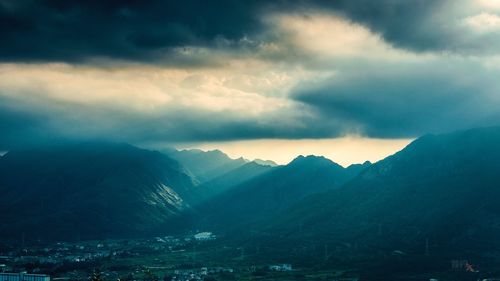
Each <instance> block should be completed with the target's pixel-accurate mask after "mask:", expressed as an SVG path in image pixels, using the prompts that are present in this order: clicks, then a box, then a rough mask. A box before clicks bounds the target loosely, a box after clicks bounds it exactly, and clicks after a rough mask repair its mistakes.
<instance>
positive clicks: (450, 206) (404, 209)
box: [263, 127, 500, 257]
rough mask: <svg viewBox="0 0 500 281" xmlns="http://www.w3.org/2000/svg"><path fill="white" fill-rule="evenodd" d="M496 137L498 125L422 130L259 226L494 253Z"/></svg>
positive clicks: (499, 217)
mask: <svg viewBox="0 0 500 281" xmlns="http://www.w3.org/2000/svg"><path fill="white" fill-rule="evenodd" d="M499 143H500V128H499V127H492V128H480V129H473V130H467V131H460V132H455V133H451V134H443V135H426V136H423V137H421V138H419V139H417V140H415V141H414V142H412V143H411V144H410V145H408V146H407V147H406V148H404V149H403V150H402V151H400V152H398V153H396V154H394V155H392V156H390V157H388V158H386V159H384V160H382V161H379V162H377V163H375V164H373V165H371V166H370V167H368V168H366V169H364V170H363V171H362V172H361V174H360V175H358V176H357V177H355V178H354V179H353V180H351V181H349V182H348V183H347V184H346V185H344V186H343V187H342V188H339V189H336V190H331V191H327V192H324V193H321V194H317V195H313V196H310V197H309V198H306V199H304V200H302V201H301V202H299V203H298V204H296V205H295V206H293V207H291V208H289V209H287V210H286V212H282V213H281V214H279V215H278V216H276V217H274V218H272V219H270V220H268V222H267V227H264V228H263V230H264V229H265V231H266V233H273V235H275V237H276V240H273V241H274V242H273V243H278V242H280V243H281V242H282V243H289V244H296V243H298V242H299V241H302V242H303V241H316V242H318V243H336V245H359V248H360V249H361V248H364V249H365V250H367V252H371V253H374V252H377V251H378V250H387V251H393V250H401V251H404V252H407V253H420V254H423V253H424V249H427V250H425V251H434V252H440V253H446V254H449V255H451V256H453V255H454V256H455V257H456V256H462V257H463V256H464V253H469V254H471V253H493V252H495V251H499V250H500V240H499V239H498V237H500V204H498V198H500V146H499V145H498V144H499ZM299 225H300V228H299V227H298V226H299ZM277 237H280V238H279V239H278V238H277ZM283 237H286V238H283ZM266 239H268V238H266ZM426 245H427V246H426ZM376 249H378V250H376ZM459 254H460V255H459ZM465 256H466V255H465Z"/></svg>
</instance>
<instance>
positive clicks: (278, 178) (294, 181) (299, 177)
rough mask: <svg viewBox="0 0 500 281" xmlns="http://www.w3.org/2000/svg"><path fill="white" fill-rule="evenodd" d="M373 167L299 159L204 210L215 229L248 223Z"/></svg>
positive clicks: (234, 189)
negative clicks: (346, 166) (345, 166)
mask: <svg viewBox="0 0 500 281" xmlns="http://www.w3.org/2000/svg"><path fill="white" fill-rule="evenodd" d="M255 165H257V164H254V166H255ZM369 165H370V163H369V162H367V163H365V164H364V165H361V166H359V165H354V166H350V167H349V168H343V167H342V166H340V165H338V164H337V163H334V162H333V161H331V160H329V159H326V158H324V157H321V156H312V155H310V156H307V157H304V156H299V157H297V158H296V159H294V160H293V161H292V162H290V163H289V164H288V165H286V166H280V167H275V168H271V169H269V170H268V171H267V172H264V173H262V174H260V175H258V176H255V177H253V178H251V179H248V180H246V181H244V182H242V183H241V184H238V185H236V186H233V187H232V188H231V189H230V190H229V191H228V192H225V193H223V194H221V195H220V196H218V197H216V198H214V199H213V200H210V201H207V202H206V203H205V204H203V205H202V206H201V207H200V210H201V213H203V214H204V216H203V219H204V221H205V222H208V223H209V224H214V225H213V226H212V227H213V228H214V229H217V228H219V229H221V228H222V229H224V228H227V227H229V228H232V227H231V226H233V225H241V224H248V223H249V222H251V221H257V220H261V219H264V218H268V217H270V216H272V215H273V214H275V213H277V212H278V211H280V210H285V209H286V208H288V207H290V206H291V205H293V204H294V203H297V202H298V201H300V200H301V199H303V198H304V197H306V196H308V195H311V194H315V193H318V192H322V191H326V190H330V189H335V188H338V187H340V186H341V185H342V184H344V183H345V182H347V181H348V180H349V179H351V178H352V177H353V176H355V175H356V174H357V173H358V172H359V171H360V170H361V169H362V168H363V167H365V168H366V167H368V166H369Z"/></svg>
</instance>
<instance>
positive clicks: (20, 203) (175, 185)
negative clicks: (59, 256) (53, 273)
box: [0, 143, 194, 240]
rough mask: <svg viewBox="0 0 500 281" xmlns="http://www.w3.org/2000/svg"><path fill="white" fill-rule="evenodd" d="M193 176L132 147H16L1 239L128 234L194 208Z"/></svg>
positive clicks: (4, 175)
mask: <svg viewBox="0 0 500 281" xmlns="http://www.w3.org/2000/svg"><path fill="white" fill-rule="evenodd" d="M192 188H193V184H192V180H191V178H190V177H189V176H187V175H186V174H185V173H184V171H183V168H182V167H181V166H180V165H179V164H178V163H177V162H176V161H174V160H172V159H171V158H169V157H167V156H165V155H163V154H161V153H158V152H152V151H147V150H142V149H139V148H135V147H132V146H130V145H124V144H111V143H82V144H66V145H61V146H53V147H42V148H35V149H29V150H22V151H21V150H20V151H10V152H9V153H7V154H6V155H4V156H3V157H1V158H0V194H2V196H0V224H1V225H3V226H8V227H2V228H1V230H0V236H2V237H8V238H13V237H15V238H18V237H20V236H21V234H22V233H24V234H25V236H26V239H38V238H41V239H69V240H74V239H78V238H82V239H84V238H96V237H114V236H120V237H126V236H131V235H140V234H144V233H147V232H149V231H151V230H153V229H154V228H156V227H157V226H158V225H159V224H161V223H164V222H165V221H166V220H168V219H169V218H171V217H172V216H174V215H176V214H178V213H179V212H181V211H182V210H184V209H186V208H187V207H188V206H189V204H190V201H191V200H193V199H194V195H193V194H192Z"/></svg>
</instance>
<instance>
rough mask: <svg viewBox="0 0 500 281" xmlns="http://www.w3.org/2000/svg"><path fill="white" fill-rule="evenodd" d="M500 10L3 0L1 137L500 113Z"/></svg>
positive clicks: (180, 138)
mask: <svg viewBox="0 0 500 281" xmlns="http://www.w3.org/2000/svg"><path fill="white" fill-rule="evenodd" d="M499 19H500V6H499V5H498V4H497V3H496V2H495V1H492V0H477V1H472V2H471V1H392V0H383V1H364V0H360V1H341V0H339V1H299V2H297V1H293V2H291V1H290V2H289V1H250V2H241V1H229V0H222V1H217V3H214V2H210V1H208V2H207V1H196V0H189V1H183V2H182V3H181V2H178V3H174V2H172V1H148V2H147V3H146V2H144V1H132V0H131V1H116V2H115V1H11V0H0V36H2V39H3V42H6V43H4V44H0V130H1V131H2V138H1V139H0V150H6V149H9V148H12V147H14V146H19V145H26V144H29V143H31V142H40V141H52V140H53V139H55V138H60V137H64V138H83V137H88V138H106V139H113V140H118V141H127V142H133V143H161V142H176V143H179V142H181V143H182V142H207V141H208V142H210V141H225V140H252V139H264V138H265V139H269V138H276V139H301V138H335V137H341V136H345V135H357V136H366V137H377V138H413V137H416V136H418V135H421V134H424V133H427V132H441V131H450V130H454V129H461V128H466V127H473V126H486V125H495V124H498V123H499V122H500V116H499V115H500V110H499V108H500V107H499V105H500V104H499V103H500V96H499V94H498V93H499V90H500V86H499V85H498V83H497V77H499V75H500V67H498V65H499V64H498V63H499V62H500V56H499V53H500V39H498V38H500V36H499V35H500V24H499V22H500V21H499Z"/></svg>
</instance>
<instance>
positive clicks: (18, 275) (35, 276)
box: [0, 272, 50, 281]
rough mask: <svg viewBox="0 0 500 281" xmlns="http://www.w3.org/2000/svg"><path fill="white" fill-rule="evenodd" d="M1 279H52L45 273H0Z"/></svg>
mask: <svg viewBox="0 0 500 281" xmlns="http://www.w3.org/2000/svg"><path fill="white" fill-rule="evenodd" d="M0 281H50V276H48V275H44V274H27V273H25V272H21V273H0Z"/></svg>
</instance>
